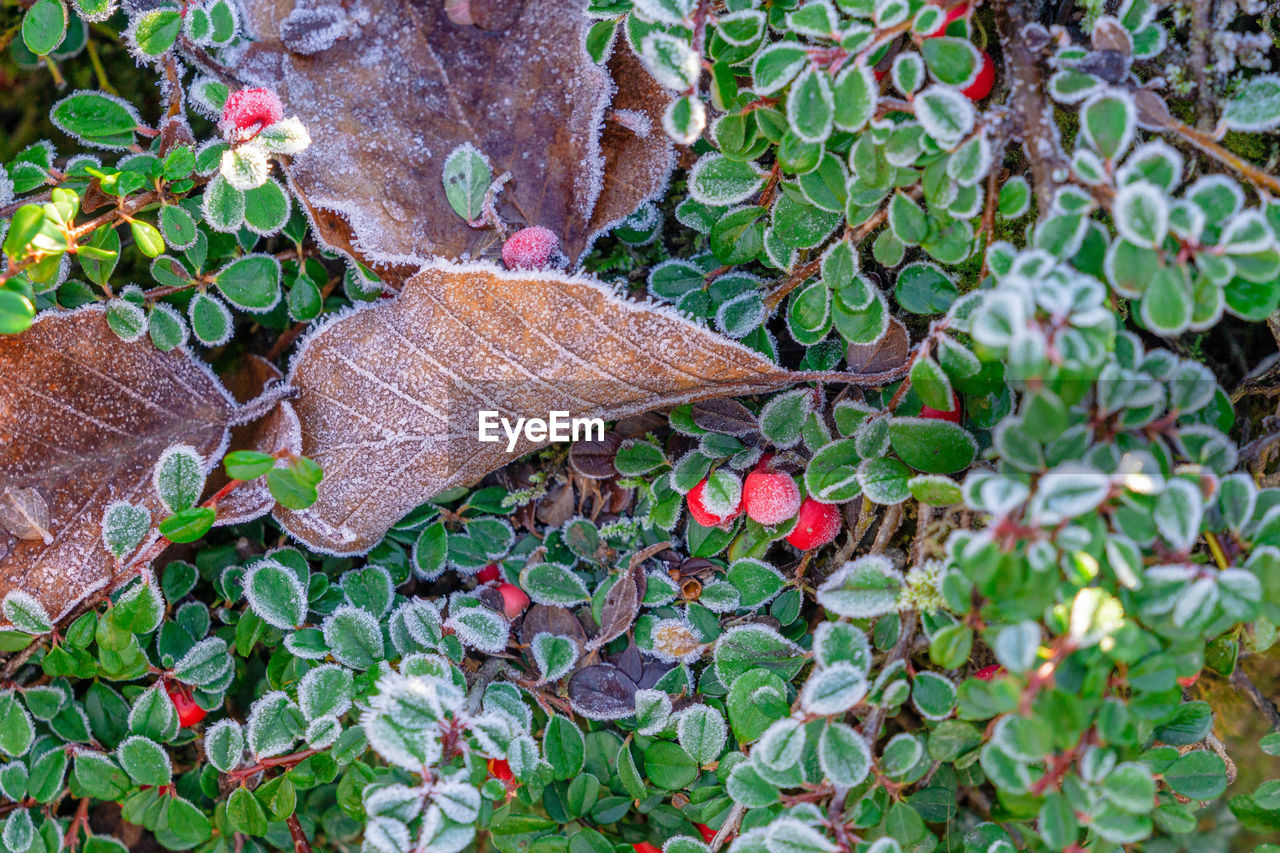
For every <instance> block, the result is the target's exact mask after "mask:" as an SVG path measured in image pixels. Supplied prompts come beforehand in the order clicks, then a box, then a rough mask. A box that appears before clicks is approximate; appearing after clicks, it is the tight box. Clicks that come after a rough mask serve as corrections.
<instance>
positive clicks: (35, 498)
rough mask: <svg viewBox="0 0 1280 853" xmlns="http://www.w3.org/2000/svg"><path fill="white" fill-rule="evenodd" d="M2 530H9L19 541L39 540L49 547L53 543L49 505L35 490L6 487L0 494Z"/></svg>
mask: <svg viewBox="0 0 1280 853" xmlns="http://www.w3.org/2000/svg"><path fill="white" fill-rule="evenodd" d="M0 530H7V531H8V532H9V533H12V534H13V535H14V536H16V537H18V538H19V539H39V540H40V541H41V542H43V543H44V544H46V545H48V544H49V543H50V542H52V541H53V534H52V533H50V532H49V504H47V503H45V499H44V498H43V497H41V496H40V493H39V492H37V491H36V490H35V489H16V488H13V487H12V486H9V487H6V488H5V490H4V494H0Z"/></svg>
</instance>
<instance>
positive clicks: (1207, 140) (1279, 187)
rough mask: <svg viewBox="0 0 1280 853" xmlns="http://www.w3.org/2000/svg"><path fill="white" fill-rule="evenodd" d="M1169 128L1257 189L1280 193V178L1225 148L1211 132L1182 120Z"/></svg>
mask: <svg viewBox="0 0 1280 853" xmlns="http://www.w3.org/2000/svg"><path fill="white" fill-rule="evenodd" d="M1168 129H1169V130H1171V131H1172V132H1174V133H1176V134H1178V136H1180V137H1182V138H1183V139H1185V140H1186V141H1187V142H1190V143H1191V144H1192V145H1194V146H1195V147H1196V148H1198V149H1200V151H1201V152H1202V153H1204V154H1207V155H1208V156H1210V157H1212V158H1213V159H1215V160H1217V161H1218V162H1219V163H1221V164H1222V165H1224V166H1227V167H1228V168H1231V169H1234V170H1236V171H1237V172H1239V173H1240V174H1241V175H1242V176H1243V177H1244V178H1245V179H1247V180H1248V181H1249V182H1250V183H1251V184H1253V186H1254V187H1255V188H1256V189H1259V190H1266V191H1267V192H1269V193H1272V194H1275V195H1280V178H1277V177H1276V176H1275V175H1272V174H1269V173H1268V172H1265V171H1263V170H1262V169H1259V168H1258V167H1257V166H1255V165H1253V164H1252V163H1250V162H1249V161H1248V160H1246V159H1244V158H1243V157H1241V156H1239V155H1238V154H1235V153H1234V152H1232V151H1229V150H1228V149H1226V148H1224V147H1223V146H1222V145H1220V144H1219V143H1218V142H1217V140H1215V139H1214V138H1213V137H1212V136H1210V135H1209V134H1207V133H1202V132H1200V131H1199V130H1196V129H1195V128H1194V127H1191V126H1190V125H1187V124H1183V123H1182V122H1180V121H1175V122H1174V123H1173V124H1171V125H1169V126H1168Z"/></svg>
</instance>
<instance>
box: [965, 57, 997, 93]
mask: <svg viewBox="0 0 1280 853" xmlns="http://www.w3.org/2000/svg"><path fill="white" fill-rule="evenodd" d="M995 85H996V64H995V63H994V62H992V61H991V54H989V53H987V52H986V51H985V50H984V51H983V52H982V67H981V68H980V69H978V76H977V77H975V78H974V80H973V82H972V83H970V84H969V85H968V86H967V87H965V88H963V89H961V90H960V94H962V95H964V96H965V97H966V98H968V99H969V100H971V101H981V100H982V99H983V98H985V97H986V96H987V95H990V94H991V89H992V88H993V87H994V86H995Z"/></svg>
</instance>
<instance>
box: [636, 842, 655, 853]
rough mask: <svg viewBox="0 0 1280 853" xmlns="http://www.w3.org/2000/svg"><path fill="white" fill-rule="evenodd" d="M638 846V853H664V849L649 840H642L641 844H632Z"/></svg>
mask: <svg viewBox="0 0 1280 853" xmlns="http://www.w3.org/2000/svg"><path fill="white" fill-rule="evenodd" d="M631 846H632V847H634V848H636V853H662V850H661V849H660V848H658V847H655V846H653V845H652V844H650V843H649V842H648V841H641V842H640V843H639V844H632V845H631Z"/></svg>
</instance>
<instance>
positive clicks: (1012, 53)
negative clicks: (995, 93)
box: [995, 0, 1066, 210]
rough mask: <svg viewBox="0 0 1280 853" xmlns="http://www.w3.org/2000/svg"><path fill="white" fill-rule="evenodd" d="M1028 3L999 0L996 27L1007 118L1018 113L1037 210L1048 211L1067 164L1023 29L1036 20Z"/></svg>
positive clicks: (1037, 65) (1035, 57) (1036, 59)
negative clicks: (1006, 91)
mask: <svg viewBox="0 0 1280 853" xmlns="http://www.w3.org/2000/svg"><path fill="white" fill-rule="evenodd" d="M1029 6H1030V4H1029V3H1028V2H1027V0H998V2H996V3H995V14H996V27H997V29H998V30H999V32H1000V44H1001V46H1002V47H1003V48H1004V56H1005V65H1006V67H1007V71H1008V74H1007V77H1008V80H1009V103H1010V104H1012V105H1014V107H1015V110H1014V111H1013V112H1012V113H1011V115H1010V117H1011V118H1012V117H1013V116H1017V118H1018V121H1019V124H1020V127H1019V128H1018V136H1019V138H1021V140H1022V148H1023V150H1024V151H1025V152H1026V156H1027V160H1028V161H1030V164H1031V176H1032V178H1033V183H1034V184H1035V192H1036V202H1037V204H1038V205H1039V208H1040V210H1048V209H1049V208H1050V206H1051V204H1052V202H1053V196H1054V193H1055V190H1056V189H1057V186H1058V179H1057V177H1056V176H1055V172H1057V171H1058V170H1059V169H1061V168H1062V167H1063V166H1064V165H1066V164H1065V158H1064V156H1063V154H1062V140H1061V136H1060V135H1059V132H1058V124H1057V122H1056V121H1054V117H1053V108H1052V106H1051V105H1050V104H1049V101H1048V99H1047V98H1046V97H1045V90H1046V87H1045V85H1044V80H1043V79H1042V75H1041V73H1040V57H1039V56H1038V55H1037V54H1036V53H1035V52H1034V51H1032V49H1031V46H1030V45H1029V44H1028V42H1027V39H1026V37H1025V35H1024V32H1023V30H1024V28H1025V27H1027V26H1028V25H1029V24H1033V23H1035V22H1036V17H1035V14H1034V12H1033V10H1032V9H1031V8H1029Z"/></svg>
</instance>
